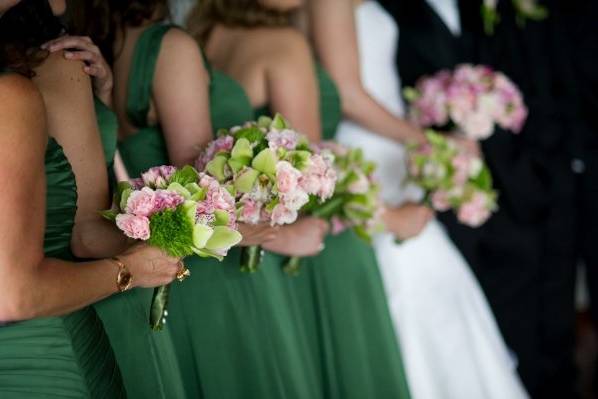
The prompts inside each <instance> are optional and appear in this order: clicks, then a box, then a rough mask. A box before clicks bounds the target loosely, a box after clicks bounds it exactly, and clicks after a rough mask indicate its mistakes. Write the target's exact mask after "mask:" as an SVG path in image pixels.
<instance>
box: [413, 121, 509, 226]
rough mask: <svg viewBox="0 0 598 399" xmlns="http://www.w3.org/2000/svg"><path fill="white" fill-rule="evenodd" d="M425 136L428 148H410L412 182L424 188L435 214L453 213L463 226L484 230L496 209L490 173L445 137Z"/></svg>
mask: <svg viewBox="0 0 598 399" xmlns="http://www.w3.org/2000/svg"><path fill="white" fill-rule="evenodd" d="M426 135H427V137H428V141H429V142H428V143H427V144H424V145H421V146H418V147H412V148H410V152H409V168H408V170H409V176H410V179H411V180H412V181H413V182H414V183H416V184H417V185H418V186H420V187H422V188H423V190H424V191H425V193H426V197H425V198H426V202H427V203H429V204H430V206H431V207H432V208H433V209H435V210H436V211H439V212H444V211H448V210H450V209H453V210H454V211H455V212H456V214H457V218H458V219H459V221H460V222H461V223H463V224H465V225H467V226H470V227H479V226H481V225H482V224H484V223H485V222H486V220H488V219H489V218H490V216H491V215H492V212H494V211H496V209H497V204H496V199H497V193H496V192H495V191H494V189H493V187H492V175H491V174H490V170H489V169H488V167H487V166H486V165H485V163H484V162H483V161H482V160H481V159H480V158H478V157H475V156H472V155H470V154H468V153H466V152H464V151H461V150H459V149H458V148H457V146H456V145H455V144H453V143H452V142H451V141H449V140H448V139H447V138H446V137H444V136H442V135H440V134H437V133H434V132H432V131H428V132H427V133H426Z"/></svg>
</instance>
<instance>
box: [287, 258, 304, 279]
mask: <svg viewBox="0 0 598 399" xmlns="http://www.w3.org/2000/svg"><path fill="white" fill-rule="evenodd" d="M282 270H284V271H285V272H286V273H287V274H288V275H289V276H297V275H298V274H299V271H300V270H301V258H300V257H298V256H292V257H290V258H289V260H288V261H287V263H286V264H285V266H284V267H283V269H282Z"/></svg>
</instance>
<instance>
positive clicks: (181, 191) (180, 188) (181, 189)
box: [168, 183, 191, 200]
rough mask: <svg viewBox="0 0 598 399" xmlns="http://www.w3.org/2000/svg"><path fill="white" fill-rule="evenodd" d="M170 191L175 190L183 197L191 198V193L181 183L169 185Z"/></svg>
mask: <svg viewBox="0 0 598 399" xmlns="http://www.w3.org/2000/svg"><path fill="white" fill-rule="evenodd" d="M168 190H169V191H174V192H175V193H177V194H179V195H182V196H183V198H185V199H186V200H189V199H191V193H190V192H189V190H187V189H186V188H185V187H183V186H182V185H181V184H180V183H170V184H169V185H168Z"/></svg>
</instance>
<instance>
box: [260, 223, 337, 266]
mask: <svg viewBox="0 0 598 399" xmlns="http://www.w3.org/2000/svg"><path fill="white" fill-rule="evenodd" d="M327 232H328V223H326V222H325V221H324V220H322V219H318V218H314V217H305V218H301V219H299V220H298V221H297V222H295V223H293V224H290V225H285V226H281V227H280V230H279V231H278V233H277V234H276V237H275V238H274V239H273V240H272V241H268V242H266V243H264V244H263V245H262V247H263V248H264V249H266V250H268V251H270V252H274V253H277V254H281V255H286V256H300V257H303V256H314V255H317V254H318V253H320V251H322V250H323V249H324V237H325V236H326V233H327Z"/></svg>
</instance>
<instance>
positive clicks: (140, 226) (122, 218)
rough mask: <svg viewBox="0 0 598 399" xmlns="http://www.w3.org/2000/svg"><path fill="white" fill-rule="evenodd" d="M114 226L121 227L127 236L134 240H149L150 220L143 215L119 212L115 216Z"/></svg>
mask: <svg viewBox="0 0 598 399" xmlns="http://www.w3.org/2000/svg"><path fill="white" fill-rule="evenodd" d="M116 226H118V228H119V229H121V230H122V231H123V232H124V233H125V235H126V236H127V237H130V238H133V239H135V240H144V241H145V240H149V238H150V221H149V219H148V218H147V217H145V216H135V215H129V214H122V213H121V214H119V215H117V216H116Z"/></svg>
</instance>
